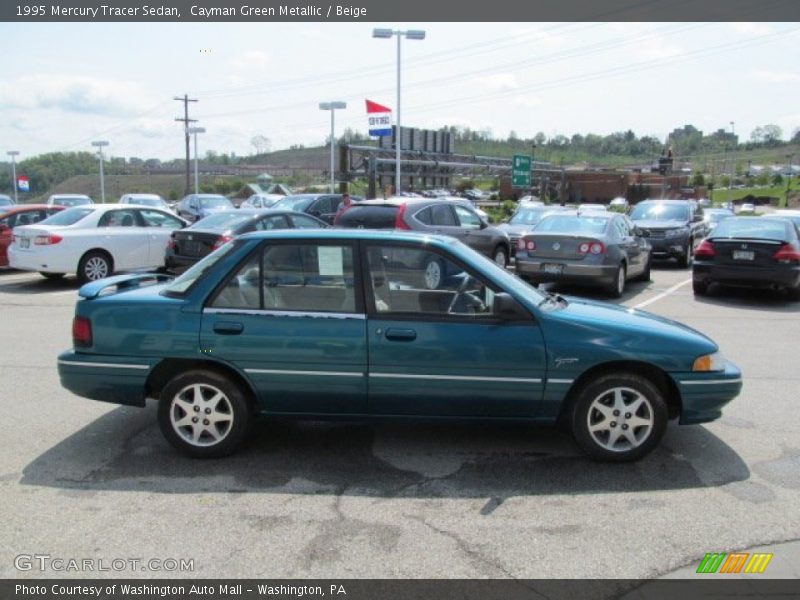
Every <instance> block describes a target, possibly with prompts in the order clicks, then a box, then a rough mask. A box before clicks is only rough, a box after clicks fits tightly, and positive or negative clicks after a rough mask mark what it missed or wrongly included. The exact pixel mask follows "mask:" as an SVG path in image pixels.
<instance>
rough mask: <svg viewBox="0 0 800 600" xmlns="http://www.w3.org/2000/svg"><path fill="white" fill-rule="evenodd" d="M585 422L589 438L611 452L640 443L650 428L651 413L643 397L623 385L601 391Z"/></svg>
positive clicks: (651, 425)
mask: <svg viewBox="0 0 800 600" xmlns="http://www.w3.org/2000/svg"><path fill="white" fill-rule="evenodd" d="M586 418H587V425H588V430H589V434H590V435H591V437H592V440H593V441H594V442H595V443H596V444H597V445H598V446H600V447H601V448H603V449H605V450H610V451H611V452H628V451H630V450H633V449H635V448H638V447H639V446H641V445H642V444H643V443H644V442H645V441H646V440H647V438H648V437H649V436H650V434H651V433H652V431H653V427H654V424H655V416H654V414H653V407H652V405H651V404H650V401H649V400H648V399H647V397H646V396H644V395H643V394H641V393H640V392H638V391H636V390H634V389H632V388H627V387H615V388H611V389H609V390H606V391H604V392H602V393H601V394H600V395H599V396H597V397H596V398H595V399H594V400H593V401H592V403H591V405H590V406H589V411H588V413H587V417H586Z"/></svg>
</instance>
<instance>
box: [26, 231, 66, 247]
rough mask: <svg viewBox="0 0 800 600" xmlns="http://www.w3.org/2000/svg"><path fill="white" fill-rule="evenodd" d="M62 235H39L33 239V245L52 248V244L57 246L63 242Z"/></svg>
mask: <svg viewBox="0 0 800 600" xmlns="http://www.w3.org/2000/svg"><path fill="white" fill-rule="evenodd" d="M63 239H64V238H62V237H61V236H60V235H56V234H55V233H49V234H47V235H37V236H36V237H35V238H33V243H34V244H35V245H37V246H50V245H52V244H57V243H58V242H60V241H61V240H63Z"/></svg>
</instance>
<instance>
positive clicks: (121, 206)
mask: <svg viewBox="0 0 800 600" xmlns="http://www.w3.org/2000/svg"><path fill="white" fill-rule="evenodd" d="M51 208H52V207H51ZM73 208H75V209H78V210H81V209H82V210H95V211H101V212H102V211H105V210H112V209H119V210H160V211H161V212H164V213H167V214H172V213H168V211H166V210H165V209H163V208H158V207H157V206H139V205H137V204H121V203H119V202H114V203H107V204H83V205H81V206H70V207H69V208H68V209H67V210H71V209H73Z"/></svg>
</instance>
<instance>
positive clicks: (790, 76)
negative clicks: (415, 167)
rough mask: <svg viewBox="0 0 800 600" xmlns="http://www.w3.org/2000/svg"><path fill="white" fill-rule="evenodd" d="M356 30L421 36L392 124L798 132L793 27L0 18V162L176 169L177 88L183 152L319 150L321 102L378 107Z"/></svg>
mask: <svg viewBox="0 0 800 600" xmlns="http://www.w3.org/2000/svg"><path fill="white" fill-rule="evenodd" d="M374 27H392V28H397V27H400V28H402V29H423V30H425V31H426V39H425V40H422V41H416V40H403V44H402V124H403V126H415V127H420V128H430V129H437V128H439V127H442V126H444V125H458V126H464V127H469V128H471V129H478V130H484V129H490V130H491V131H492V132H493V134H494V135H495V136H498V137H502V138H505V137H506V136H507V135H508V134H509V132H510V131H512V130H513V131H514V132H516V134H517V135H518V136H519V137H533V135H535V134H536V133H537V132H539V131H541V132H544V133H545V135H547V136H548V137H552V136H555V135H558V134H563V135H566V136H571V135H572V134H574V133H580V134H586V133H597V134H608V133H612V132H615V131H625V130H628V129H631V130H633V131H634V132H635V133H636V134H637V135H640V136H641V135H653V136H656V137H658V138H659V139H664V138H665V137H666V135H667V134H668V133H669V132H670V131H672V130H673V129H674V128H675V127H681V126H683V125H685V124H692V125H695V126H696V127H698V128H699V129H701V130H702V131H704V132H706V133H710V132H713V131H716V130H717V129H720V128H723V129H726V130H728V131H730V130H731V122H733V124H734V125H733V128H734V130H735V133H736V134H738V135H739V136H740V140H746V139H749V136H750V133H751V131H752V130H753V129H755V128H756V127H758V126H761V125H764V124H767V123H774V124H777V125H779V126H780V127H781V128H782V129H783V133H784V138H788V137H789V136H791V134H792V132H793V131H794V130H795V129H797V128H798V127H800V103H798V98H800V61H798V58H799V57H800V55H798V51H797V48H798V47H800V23H399V24H398V23H391V24H385V23H365V22H358V21H356V22H353V23H312V22H309V23H240V24H223V23H186V22H183V23H158V24H152V23H149V24H146V25H145V24H143V23H21V24H20V23H17V24H10V23H0V52H1V53H2V55H3V56H4V57H5V59H4V66H3V77H2V85H0V157H2V158H6V157H5V153H6V151H7V150H12V149H13V150H18V151H20V153H21V154H20V156H19V157H18V159H24V158H25V157H27V156H33V155H36V154H42V153H46V152H56V151H91V150H92V147H91V141H93V140H107V141H109V147H108V148H107V149H106V150H107V155H111V156H123V157H126V158H128V157H132V156H136V157H139V158H145V159H146V158H160V159H171V158H179V157H182V156H183V152H184V146H183V135H182V124H180V123H178V122H176V121H175V120H174V119H175V118H176V117H180V116H182V115H183V104H182V103H180V102H177V101H175V100H173V97H175V96H182V95H183V94H184V93H188V94H189V96H190V97H192V98H197V99H198V102H196V103H192V104H191V105H190V117H191V118H196V119H198V122H197V126H200V127H204V128H205V129H206V133H205V134H201V135H200V138H199V147H200V153H201V154H203V153H205V152H206V151H208V150H213V151H215V152H218V153H222V152H226V153H230V152H233V153H235V154H237V155H240V156H241V155H247V154H252V153H254V152H255V146H254V145H253V144H252V143H251V140H252V139H253V137H254V136H257V135H261V136H264V137H266V138H268V139H269V140H270V142H271V146H272V149H273V150H278V149H282V148H287V147H289V146H290V145H293V144H303V145H307V146H309V145H320V144H322V143H323V142H324V141H325V139H326V136H327V135H328V133H329V130H330V113H328V112H323V111H321V110H319V107H318V105H319V103H320V102H324V101H330V100H343V101H346V102H347V105H348V106H347V109H346V110H342V111H337V112H336V131H337V135H338V134H339V133H341V132H342V131H343V129H344V128H345V127H350V128H352V129H354V130H357V131H361V132H363V133H366V130H367V125H366V111H365V103H364V100H365V99H370V100H373V101H375V102H378V103H380V104H384V105H386V106H389V107H392V108H394V107H395V106H396V56H397V45H396V40H395V39H392V40H387V39H374V38H372V29H373V28H374ZM456 151H458V148H457V147H456Z"/></svg>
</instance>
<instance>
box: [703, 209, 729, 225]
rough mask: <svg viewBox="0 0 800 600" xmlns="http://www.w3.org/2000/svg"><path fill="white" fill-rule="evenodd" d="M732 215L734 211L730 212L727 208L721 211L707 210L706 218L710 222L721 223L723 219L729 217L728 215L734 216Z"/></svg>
mask: <svg viewBox="0 0 800 600" xmlns="http://www.w3.org/2000/svg"><path fill="white" fill-rule="evenodd" d="M732 216H733V213H731V212H729V211H727V210H725V211H719V212H710V211H708V210H707V211H706V219H707V220H708V221H709V222H710V223H719V222H720V221H722V220H724V219H727V218H728V217H732Z"/></svg>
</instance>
